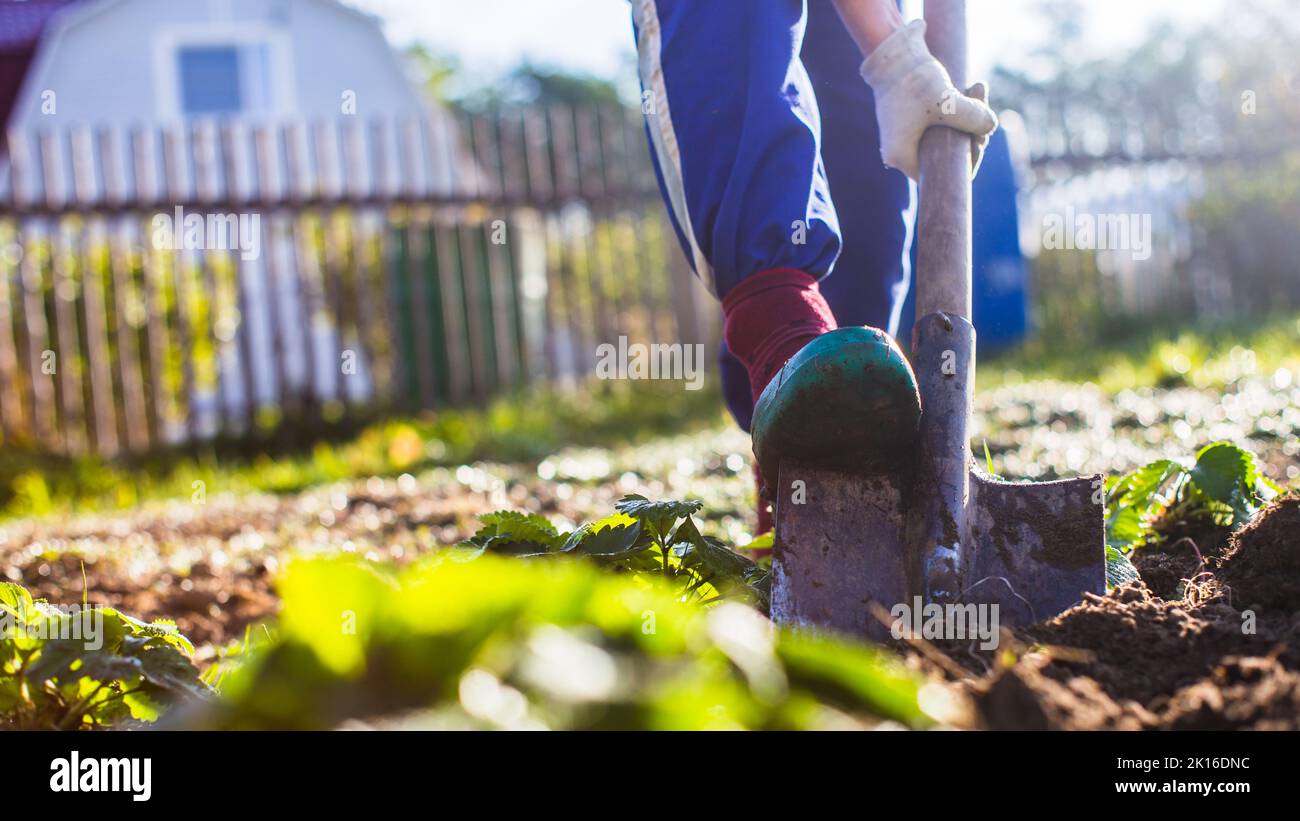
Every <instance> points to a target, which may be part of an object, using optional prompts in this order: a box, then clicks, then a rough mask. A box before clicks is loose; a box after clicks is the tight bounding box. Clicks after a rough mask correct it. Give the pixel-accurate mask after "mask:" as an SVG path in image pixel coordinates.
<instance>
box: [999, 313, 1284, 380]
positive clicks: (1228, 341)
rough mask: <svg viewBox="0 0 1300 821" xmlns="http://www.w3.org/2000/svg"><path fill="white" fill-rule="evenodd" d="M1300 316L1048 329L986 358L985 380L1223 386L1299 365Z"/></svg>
mask: <svg viewBox="0 0 1300 821" xmlns="http://www.w3.org/2000/svg"><path fill="white" fill-rule="evenodd" d="M1297 338H1300V316H1297V315H1295V314H1289V315H1281V316H1276V317H1272V318H1268V319H1262V320H1261V319H1256V320H1252V321H1239V322H1229V323H1219V324H1213V325H1200V326H1192V327H1188V326H1182V327H1179V328H1168V327H1161V326H1150V325H1147V326H1143V327H1140V328H1134V329H1133V330H1132V331H1131V332H1130V333H1127V334H1124V335H1122V336H1117V337H1114V338H1110V339H1106V340H1104V341H1099V342H1096V343H1093V344H1083V345H1071V346H1068V347H1067V346H1063V345H1060V344H1053V340H1051V339H1050V338H1049V337H1048V336H1047V335H1045V334H1044V335H1040V337H1039V338H1038V339H1037V340H1035V341H1033V342H1031V343H1029V344H1028V345H1026V346H1024V347H1023V348H1020V349H1018V350H1016V351H1012V352H1010V353H1008V354H1005V355H1003V356H1000V357H998V358H996V359H993V360H991V361H987V362H982V363H980V375H979V388H980V389H988V388H995V387H998V386H1000V385H1004V384H1010V383H1015V382H1021V381H1035V380H1041V379H1054V380H1059V381H1063V382H1092V383H1094V384H1096V385H1097V386H1098V387H1100V388H1101V390H1102V391H1104V392H1106V393H1112V394H1113V393H1119V392H1120V391H1123V390H1127V389H1134V388H1178V387H1192V388H1200V389H1206V390H1208V389H1216V388H1224V387H1226V386H1228V385H1230V384H1231V383H1233V382H1234V381H1236V380H1237V379H1240V378H1242V377H1247V376H1251V375H1257V376H1266V375H1269V374H1272V373H1275V372H1276V371H1278V370H1282V369H1284V370H1289V371H1291V372H1292V373H1293V374H1294V373H1296V372H1300V348H1298V347H1297V346H1296V344H1295V340H1296V339H1297Z"/></svg>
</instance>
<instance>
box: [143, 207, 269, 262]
mask: <svg viewBox="0 0 1300 821" xmlns="http://www.w3.org/2000/svg"><path fill="white" fill-rule="evenodd" d="M152 226H153V247H154V250H155V251H238V252H239V256H240V258H241V259H243V260H245V261H247V260H251V259H257V258H258V257H259V256H261V254H262V217H261V215H260V214H244V213H240V214H196V213H188V214H187V213H185V209H184V208H183V207H181V206H179V205H178V206H176V210H175V212H174V213H172V214H168V213H166V212H162V213H158V214H154V217H153V221H152Z"/></svg>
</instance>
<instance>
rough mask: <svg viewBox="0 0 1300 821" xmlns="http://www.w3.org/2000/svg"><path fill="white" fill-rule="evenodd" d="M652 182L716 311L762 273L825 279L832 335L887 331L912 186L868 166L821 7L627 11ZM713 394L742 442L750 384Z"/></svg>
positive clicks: (872, 162) (874, 162)
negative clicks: (844, 328)
mask: <svg viewBox="0 0 1300 821" xmlns="http://www.w3.org/2000/svg"><path fill="white" fill-rule="evenodd" d="M632 8H633V19H634V25H635V29H636V35H637V52H638V61H639V69H640V75H641V85H642V90H643V95H642V100H643V105H642V109H643V111H645V113H646V131H647V135H648V136H649V139H650V146H651V154H652V156H653V158H654V167H655V174H656V176H657V177H658V180H659V188H660V191H661V192H662V194H663V197H664V201H665V203H666V204H667V205H668V211H669V214H670V215H671V217H672V223H673V228H674V230H675V231H676V233H677V238H678V240H679V241H680V242H681V245H682V248H683V250H684V251H685V252H686V257H687V259H688V260H689V261H690V263H691V266H692V268H693V269H694V271H695V273H696V274H697V275H698V276H699V277H700V278H701V279H702V280H703V281H704V283H705V285H707V286H708V287H709V289H710V290H711V291H712V292H713V293H714V295H716V296H717V297H718V298H719V299H720V298H721V297H723V296H724V295H725V294H726V293H727V291H728V290H729V289H730V288H731V287H732V286H733V285H735V284H736V283H737V282H739V281H740V280H742V279H744V278H745V277H747V276H750V275H752V274H755V273H757V272H759V271H765V270H768V269H771V268H784V267H789V268H798V269H800V270H803V271H806V272H807V273H809V274H811V275H813V276H815V277H818V278H819V279H821V283H820V284H821V290H822V293H823V294H824V295H825V297H826V300H827V302H828V303H829V304H830V306H831V309H832V311H834V313H835V319H836V321H837V322H838V323H839V324H840V325H871V326H873V327H876V328H882V329H884V330H886V331H889V332H890V333H893V332H894V331H895V330H896V329H897V327H898V321H899V311H900V309H901V307H902V304H903V300H904V297H905V296H906V294H907V289H908V283H909V280H910V278H911V269H910V264H909V261H908V248H909V246H910V244H911V225H912V219H911V217H912V214H911V211H912V204H913V201H914V196H913V189H912V186H911V184H910V182H909V181H908V179H907V177H906V176H904V175H903V174H902V172H899V171H895V170H893V169H889V168H886V167H885V165H884V164H883V163H882V162H881V159H880V136H879V133H878V131H877V128H876V114H875V103H874V100H873V97H872V93H871V89H870V87H869V86H868V85H867V84H866V83H865V82H864V81H863V80H862V78H861V77H860V76H859V74H858V68H859V66H860V65H861V63H862V55H861V52H859V50H858V47H857V45H856V44H855V43H854V41H853V39H852V37H850V35H849V33H848V31H847V30H846V29H845V28H844V25H843V24H842V23H841V21H840V18H839V15H838V13H837V12H836V11H835V8H834V6H833V4H832V3H831V2H830V0H807V2H805V0H757V1H756V2H739V0H632ZM720 364H721V374H722V385H723V391H724V395H725V397H726V401H727V407H728V408H729V409H730V410H731V413H732V415H733V416H735V418H736V421H737V422H739V423H740V426H741V427H742V428H744V429H745V430H749V423H750V417H751V415H752V412H753V405H752V400H751V391H750V386H749V377H748V375H747V374H746V372H745V368H744V366H743V365H741V363H740V362H739V361H738V360H737V359H736V358H735V357H733V356H732V355H731V354H730V353H729V352H728V351H727V350H726V349H725V347H724V349H723V350H722V352H721V357H720Z"/></svg>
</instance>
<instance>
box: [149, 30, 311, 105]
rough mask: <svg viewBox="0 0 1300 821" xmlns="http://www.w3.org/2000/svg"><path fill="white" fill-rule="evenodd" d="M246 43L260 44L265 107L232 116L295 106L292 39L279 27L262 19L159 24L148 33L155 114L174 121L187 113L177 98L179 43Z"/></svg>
mask: <svg viewBox="0 0 1300 821" xmlns="http://www.w3.org/2000/svg"><path fill="white" fill-rule="evenodd" d="M222 46H231V47H234V48H239V49H243V48H247V47H249V46H265V47H266V55H267V61H266V62H267V65H266V70H267V72H268V73H269V74H270V76H269V77H268V78H267V80H268V94H269V98H268V100H267V103H268V108H269V110H268V111H265V112H261V111H253V112H240V113H239V114H238V115H236V116H237V117H240V118H254V119H258V118H261V117H264V116H265V117H273V118H282V117H288V116H292V115H293V114H295V113H296V110H297V107H296V106H295V104H294V100H295V97H296V95H295V94H294V93H293V83H294V77H293V45H292V41H291V40H290V38H289V35H288V33H287V32H285V30H284V29H283V27H278V26H272V25H268V24H266V23H263V22H255V21H248V22H238V23H236V22H203V23H181V24H170V25H164V26H159V27H158V30H157V31H156V32H155V33H154V38H153V75H154V99H155V100H156V105H157V112H158V118H159V119H160V120H162V121H163V122H174V121H177V120H182V119H184V118H185V117H186V113H185V108H184V105H183V100H182V99H181V77H180V52H181V49H184V48H193V47H218V48H219V47H222Z"/></svg>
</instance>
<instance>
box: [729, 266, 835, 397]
mask: <svg viewBox="0 0 1300 821" xmlns="http://www.w3.org/2000/svg"><path fill="white" fill-rule="evenodd" d="M722 312H723V314H724V316H725V320H724V324H723V331H722V334H723V338H724V339H726V341H727V348H728V349H730V350H731V352H732V353H733V354H735V356H736V358H737V359H739V360H740V361H741V362H742V363H743V364H744V366H745V369H746V370H747V371H748V372H749V386H750V389H751V390H752V391H753V395H754V399H755V400H757V399H758V395H759V394H760V393H762V392H763V388H766V387H767V383H768V382H771V381H772V377H774V376H776V374H777V372H778V371H780V370H781V366H782V365H784V364H785V363H786V360H788V359H789V358H790V357H792V356H794V355H795V353H797V352H798V350H799V349H800V348H802V347H803V346H804V345H806V344H807V343H808V341H809V340H811V339H813V338H814V337H818V336H821V335H822V334H824V333H826V332H827V331H833V330H835V328H836V324H835V316H834V314H832V313H831V308H830V306H829V305H827V304H826V298H825V297H823V296H822V292H821V290H820V289H818V287H817V280H815V279H813V277H812V276H811V275H809V274H806V273H804V272H803V271H800V270H798V269H795V268H773V269H771V270H768V271H761V272H759V273H757V274H754V275H753V276H750V277H746V278H745V279H743V280H741V281H740V283H739V284H738V285H736V286H735V287H734V288H732V289H731V290H730V291H728V292H727V295H726V296H725V297H723V299H722Z"/></svg>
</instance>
